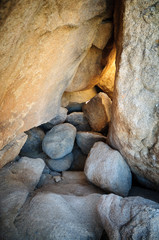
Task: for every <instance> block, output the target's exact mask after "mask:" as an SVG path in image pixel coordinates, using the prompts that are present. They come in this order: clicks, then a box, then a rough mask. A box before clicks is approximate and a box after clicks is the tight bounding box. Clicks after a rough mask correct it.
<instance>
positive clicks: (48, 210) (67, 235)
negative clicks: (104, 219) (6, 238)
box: [14, 183, 103, 240]
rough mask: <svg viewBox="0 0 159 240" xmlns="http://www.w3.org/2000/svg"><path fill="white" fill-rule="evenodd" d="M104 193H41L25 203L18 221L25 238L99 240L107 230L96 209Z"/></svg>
mask: <svg viewBox="0 0 159 240" xmlns="http://www.w3.org/2000/svg"><path fill="white" fill-rule="evenodd" d="M58 184H59V183H58ZM100 196H101V195H100V194H91V195H88V196H83V197H81V196H80V197H78V196H67V195H58V194H55V193H50V192H39V193H37V194H36V195H35V196H34V197H33V198H31V199H29V201H28V202H27V203H26V204H25V205H24V207H23V209H22V210H21V212H20V213H19V215H18V216H17V218H16V220H15V222H14V224H15V226H16V228H17V229H18V232H19V234H20V236H21V239H26V237H27V239H29V240H35V239H38V240H44V239H45V240H53V239H54V240H55V239H56V240H75V239H76V240H88V239H92V240H97V239H100V237H101V235H102V231H103V228H102V227H101V223H100V221H99V217H98V214H97V209H96V204H97V202H98V200H99V197H100Z"/></svg>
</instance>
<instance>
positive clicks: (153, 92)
mask: <svg viewBox="0 0 159 240" xmlns="http://www.w3.org/2000/svg"><path fill="white" fill-rule="evenodd" d="M118 2H119V1H118ZM121 3H122V4H121ZM118 4H119V6H117V7H116V11H118V12H119V7H120V6H122V9H120V12H121V13H123V16H118V18H116V24H117V23H119V19H122V18H123V20H121V21H120V28H119V29H118V30H119V34H118V32H116V34H117V39H116V40H117V41H116V43H117V49H118V51H117V73H116V86H115V93H114V98H113V100H114V101H113V114H112V115H113V119H112V125H111V128H110V132H109V141H110V143H111V145H112V146H113V147H115V148H117V149H118V150H119V151H120V152H121V154H122V155H123V156H124V157H125V158H126V159H127V162H128V164H129V165H130V167H131V169H132V171H133V172H134V173H136V174H138V175H140V176H142V177H144V178H146V179H148V180H150V181H151V182H154V183H155V184H157V185H158V186H159V135H158V134H159V119H158V118H159V98H158V96H159V75H158V72H159V58H158V44H159V40H158V39H159V35H158V19H159V3H157V2H156V1H155V0H150V1H144V0H140V1H135V0H132V1H120V3H118Z"/></svg>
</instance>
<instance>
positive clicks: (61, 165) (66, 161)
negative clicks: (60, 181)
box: [47, 153, 73, 172]
mask: <svg viewBox="0 0 159 240" xmlns="http://www.w3.org/2000/svg"><path fill="white" fill-rule="evenodd" d="M72 162H73V154H72V153H70V154H68V155H66V156H65V157H63V158H60V159H49V160H47V165H48V166H49V168H50V169H51V170H53V171H57V172H62V171H66V170H68V169H69V168H70V167H71V164H72Z"/></svg>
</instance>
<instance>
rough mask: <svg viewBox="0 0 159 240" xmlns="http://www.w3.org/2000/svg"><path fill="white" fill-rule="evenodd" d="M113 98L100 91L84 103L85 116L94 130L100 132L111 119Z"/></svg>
mask: <svg viewBox="0 0 159 240" xmlns="http://www.w3.org/2000/svg"><path fill="white" fill-rule="evenodd" d="M111 106H112V102H111V99H110V98H109V97H108V96H107V94H105V93H103V92H100V93H98V94H97V95H96V96H95V97H94V98H92V99H91V100H90V101H88V102H86V103H85V104H84V105H83V112H84V116H85V117H86V118H87V119H88V122H89V125H90V126H91V127H92V129H93V130H94V131H97V132H100V131H101V130H102V129H104V128H105V127H106V125H107V124H108V123H109V122H110V119H111Z"/></svg>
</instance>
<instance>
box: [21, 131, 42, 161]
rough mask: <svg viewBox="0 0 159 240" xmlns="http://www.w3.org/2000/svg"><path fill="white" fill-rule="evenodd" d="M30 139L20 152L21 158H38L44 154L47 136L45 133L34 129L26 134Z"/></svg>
mask: <svg viewBox="0 0 159 240" xmlns="http://www.w3.org/2000/svg"><path fill="white" fill-rule="evenodd" d="M26 134H27V135H28V139H27V141H26V143H25V144H24V146H23V148H22V149H21V151H20V155H21V156H26V157H31V158H38V157H39V154H40V153H42V140H43V138H44V136H45V133H44V131H43V130H42V129H41V128H39V127H36V128H32V129H30V130H29V131H27V132H26Z"/></svg>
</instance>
